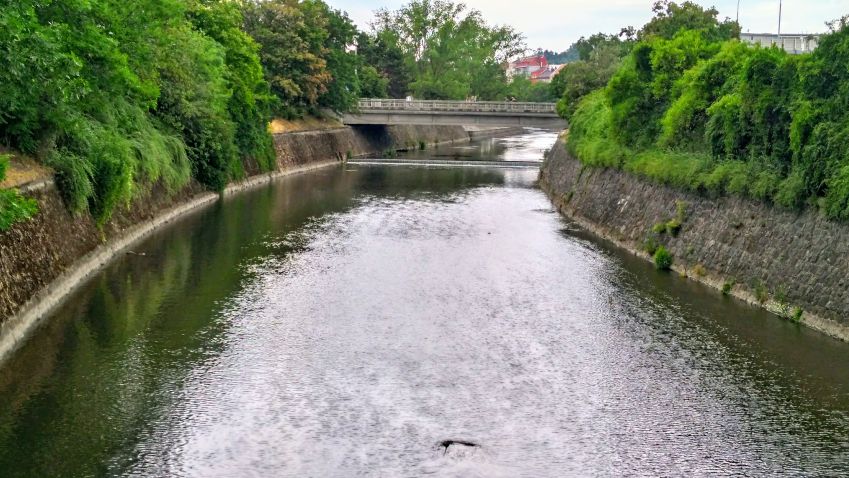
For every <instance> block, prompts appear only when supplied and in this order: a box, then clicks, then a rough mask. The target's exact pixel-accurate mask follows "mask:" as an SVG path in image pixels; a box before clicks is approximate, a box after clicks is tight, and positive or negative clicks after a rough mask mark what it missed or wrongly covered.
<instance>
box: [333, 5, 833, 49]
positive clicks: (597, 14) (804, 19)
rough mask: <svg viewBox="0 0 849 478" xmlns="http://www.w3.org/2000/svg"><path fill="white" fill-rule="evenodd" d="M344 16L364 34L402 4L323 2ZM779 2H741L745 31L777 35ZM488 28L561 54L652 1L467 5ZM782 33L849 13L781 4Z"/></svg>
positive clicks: (815, 28) (633, 18) (729, 10)
mask: <svg viewBox="0 0 849 478" xmlns="http://www.w3.org/2000/svg"><path fill="white" fill-rule="evenodd" d="M327 1H328V3H329V4H330V5H332V6H334V7H336V8H339V9H341V10H345V11H347V12H348V14H349V15H350V16H351V18H352V19H353V20H354V21H355V22H356V23H357V24H358V25H360V27H362V28H366V27H367V26H368V25H369V23H370V22H371V19H372V12H373V11H374V10H376V9H378V8H380V7H388V8H391V9H396V8H398V7H399V6H401V5H403V4H405V3H408V2H407V1H405V0H327ZM778 2H779V0H741V2H740V23H741V25H742V26H743V31H744V32H746V31H751V32H758V33H761V32H773V33H774V32H776V31H777V29H778ZM464 3H466V4H467V5H469V6H470V7H472V8H476V9H478V10H480V11H481V12H482V13H483V14H484V17H485V18H486V19H487V21H489V22H490V23H497V24H508V25H511V26H513V27H515V28H516V29H517V30H519V31H521V32H522V33H524V34H525V36H526V37H527V40H528V47H530V48H547V49H549V50H558V51H560V50H565V49H566V48H568V47H569V45H570V44H572V42H574V41H575V40H577V39H578V38H580V37H581V36H586V35H591V34H593V33H596V32H599V31H602V32H606V33H614V32H615V33H618V32H619V29H620V28H621V27H623V26H627V25H633V26H636V27H638V28H639V27H640V26H642V25H643V24H644V23H646V21H648V19H649V18H650V17H651V5H652V4H653V3H654V2H653V0H519V1H509V0H466V1H465V2H464ZM696 3H698V4H701V5H703V6H708V7H709V6H716V7H717V8H718V9H719V15H720V18H724V17H726V16H727V17H731V18H735V17H736V15H737V0H716V1H703V0H696ZM783 3H784V15H783V21H782V27H781V31H782V32H786V33H818V32H822V31H825V29H826V28H825V25H824V24H825V22H826V21H829V20H833V19H835V18H839V17H841V16H843V15H845V14H847V13H849V0H784V2H783Z"/></svg>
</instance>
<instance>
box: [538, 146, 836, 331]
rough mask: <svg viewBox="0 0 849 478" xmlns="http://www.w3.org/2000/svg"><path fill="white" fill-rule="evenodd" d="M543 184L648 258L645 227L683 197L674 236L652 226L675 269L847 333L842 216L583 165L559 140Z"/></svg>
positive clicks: (585, 220)
mask: <svg viewBox="0 0 849 478" xmlns="http://www.w3.org/2000/svg"><path fill="white" fill-rule="evenodd" d="M540 185H541V186H542V188H543V189H544V190H546V192H547V193H548V194H549V196H550V197H551V199H552V201H553V203H554V204H555V206H556V207H557V209H558V210H559V211H560V212H561V213H562V214H564V215H566V216H568V217H570V218H573V219H574V220H576V222H578V223H579V224H581V225H582V226H584V227H586V228H588V229H590V230H591V231H593V232H595V233H597V234H599V235H601V236H603V237H605V238H607V239H610V240H612V241H614V242H616V243H617V244H619V245H620V246H623V247H626V248H628V249H629V250H631V251H632V252H634V253H636V254H639V255H641V256H643V257H645V258H646V259H650V257H649V256H648V254H646V253H645V252H643V249H644V247H643V245H644V243H645V241H646V239H647V238H648V237H649V236H652V235H653V233H652V228H653V227H654V226H655V225H656V224H659V223H661V222H666V221H669V220H670V219H673V218H675V217H676V215H677V204H679V203H681V204H682V205H684V206H685V210H686V215H685V220H684V221H683V225H682V228H681V230H680V232H679V233H678V234H677V236H673V235H671V234H668V233H663V234H655V235H653V236H654V237H655V238H656V240H657V241H659V242H660V243H662V244H664V245H665V246H666V247H667V248H668V249H669V251H670V252H671V253H672V254H673V256H674V258H675V267H674V269H675V270H676V271H678V272H679V273H682V274H686V275H687V276H688V277H691V278H693V279H696V280H699V281H701V282H704V283H706V284H709V285H711V286H713V287H716V288H720V289H721V288H723V286H726V284H733V287H732V289H731V293H732V295H734V296H736V297H739V298H741V299H744V300H747V301H749V302H751V303H754V304H759V305H764V306H766V307H768V308H770V309H771V310H773V311H775V312H778V313H781V314H782V315H786V314H788V312H791V313H792V311H793V310H794V309H795V308H797V307H798V308H800V309H801V310H802V311H803V312H804V315H803V321H804V323H806V324H807V325H809V326H811V327H813V328H816V329H818V330H821V331H823V332H825V333H827V334H829V335H832V336H834V337H838V338H841V339H843V340H849V287H847V285H849V224H844V223H836V222H832V221H829V220H827V219H825V218H824V217H823V216H822V215H821V214H819V213H818V212H817V211H813V210H806V211H803V212H793V211H786V210H783V209H778V208H775V207H773V206H770V205H767V204H765V203H762V202H757V201H753V200H748V199H744V198H738V197H719V198H715V197H708V196H703V195H699V194H693V193H688V192H684V191H681V190H678V189H674V188H671V187H666V186H662V185H658V184H655V183H652V182H649V181H647V180H644V179H641V178H638V177H635V176H633V175H630V174H628V173H625V172H622V171H619V170H615V169H606V168H590V167H584V166H583V165H582V164H581V163H580V162H579V161H577V160H576V159H574V158H572V157H570V155H569V154H568V153H567V151H566V148H565V147H564V144H563V142H562V141H558V144H557V145H556V146H555V148H554V149H553V150H552V152H551V153H550V154H549V157H548V158H547V160H546V162H545V164H544V165H543V169H542V171H541V173H540ZM726 287H727V286H726ZM767 297H768V299H767V300H766V301H764V299H765V298H767Z"/></svg>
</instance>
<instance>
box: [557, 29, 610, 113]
mask: <svg viewBox="0 0 849 478" xmlns="http://www.w3.org/2000/svg"><path fill="white" fill-rule="evenodd" d="M621 54H622V48H621V47H620V45H617V44H608V45H604V46H602V47H600V48H599V49H597V50H595V51H593V52H592V54H591V55H590V58H589V59H588V60H585V61H577V62H574V63H569V64H567V65H565V66H564V67H563V68H562V69H561V70H560V72H559V73H558V74H557V75H556V76H555V77H554V78H553V79H552V81H551V93H552V95H553V96H554V98H557V99H558V100H559V101H558V103H557V112H558V113H559V114H560V116H562V117H563V118H564V119H567V120H568V119H569V118H570V117H571V116H572V114H573V113H574V112H575V110H576V109H577V107H578V104H579V103H580V101H581V100H582V99H583V98H584V97H585V96H586V95H588V94H590V93H592V92H593V91H595V90H597V89H599V88H603V87H604V86H605V85H606V84H607V82H608V81H610V78H611V77H612V76H613V74H614V73H615V72H616V70H617V69H618V68H619V65H620V64H621V62H622V56H621Z"/></svg>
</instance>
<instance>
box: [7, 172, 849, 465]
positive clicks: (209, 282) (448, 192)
mask: <svg viewBox="0 0 849 478" xmlns="http://www.w3.org/2000/svg"><path fill="white" fill-rule="evenodd" d="M535 177H536V173H535V172H534V171H529V170H528V171H525V170H506V171H505V170H494V169H485V168H467V169H464V168H444V169H443V168H411V167H378V166H354V165H349V166H347V167H346V168H339V169H334V170H324V171H318V172H314V173H310V174H308V175H303V176H297V177H292V178H288V179H285V180H281V181H279V182H277V183H275V184H273V185H271V186H269V187H267V188H264V189H261V190H258V191H255V192H252V193H248V194H244V195H240V196H237V197H233V198H229V199H227V200H226V201H224V202H223V203H221V204H219V205H217V206H215V207H213V208H210V209H207V210H204V211H202V212H200V213H197V214H195V215H193V216H191V217H189V218H187V219H186V220H184V221H181V222H180V223H179V224H177V225H175V226H174V227H171V228H169V229H168V230H166V231H164V232H162V233H160V234H158V235H157V236H156V237H153V238H151V239H150V240H148V241H146V242H145V243H144V244H142V245H141V246H139V247H137V248H136V252H139V253H143V254H145V255H144V256H139V255H128V256H126V257H123V258H122V259H120V260H119V261H117V262H116V263H115V264H114V265H112V266H111V267H109V269H108V270H106V271H105V272H104V273H103V274H101V275H100V276H99V277H98V278H96V279H95V280H94V281H92V283H90V284H89V285H88V286H87V287H85V288H84V290H82V291H81V292H80V293H78V294H77V295H76V297H75V298H74V299H73V300H72V301H71V302H70V303H69V304H68V305H67V306H66V307H64V309H63V310H62V311H61V312H60V313H59V314H57V315H56V317H53V318H52V319H51V320H50V321H49V322H48V323H47V325H46V326H45V327H44V328H43V329H42V330H40V331H39V332H38V333H37V334H35V335H34V336H33V337H32V338H31V339H30V340H29V342H28V344H27V345H26V346H25V347H24V348H23V349H22V350H21V352H20V353H19V354H18V355H17V356H16V357H15V358H14V359H13V360H12V361H11V362H10V363H8V364H7V365H6V366H5V367H4V368H2V369H0V400H2V402H3V403H4V404H5V405H6V406H5V407H4V408H3V409H2V410H0V470H3V473H2V475H3V476H114V475H124V476H199V477H208V476H246V475H247V476H340V477H342V476H345V477H347V476H421V475H426V474H433V475H436V476H457V477H460V476H463V477H465V476H533V477H536V476H574V475H614V476H619V475H635V474H636V475H652V476H656V475H706V474H711V475H728V474H745V475H786V476H800V475H811V476H824V475H832V476H833V475H841V474H846V473H847V472H849V448H848V447H849V445H847V443H849V420H847V418H849V417H848V416H847V412H849V380H847V379H849V365H847V361H846V360H843V358H844V357H846V356H847V352H849V345H846V344H842V343H839V342H836V341H833V340H831V339H828V338H825V337H823V336H821V335H818V334H816V333H814V332H811V331H809V330H807V329H804V328H800V327H798V326H796V325H794V324H791V323H788V322H783V321H780V320H778V319H776V318H774V317H772V316H770V315H768V314H766V313H764V312H762V311H759V310H756V309H752V308H750V307H748V306H745V305H743V304H740V303H738V302H736V301H733V300H729V299H725V298H722V297H721V295H720V294H718V293H715V292H713V291H710V290H707V289H705V288H703V287H701V286H699V285H697V284H693V283H690V282H687V281H685V280H683V279H681V278H679V277H676V276H675V275H672V274H664V273H659V272H656V271H655V270H654V269H653V268H652V267H651V265H649V264H646V263H644V262H642V261H640V260H638V259H635V258H634V257H632V256H630V255H628V254H623V253H621V252H619V251H617V250H616V249H614V248H611V247H609V246H608V245H606V244H605V243H603V242H599V241H596V240H594V239H593V238H592V237H590V236H588V235H587V234H586V233H584V232H582V231H581V230H579V229H577V228H575V227H574V226H572V225H570V224H569V223H568V222H565V221H564V220H562V219H561V218H559V217H558V216H557V215H556V214H555V213H554V212H553V211H552V210H551V208H550V205H549V203H548V201H547V200H546V198H545V197H544V195H543V194H542V193H541V192H540V191H538V190H536V189H534V188H533V183H534V180H535ZM445 440H461V441H469V442H472V443H475V444H478V445H480V446H479V447H466V448H462V447H451V448H449V449H448V450H446V449H444V448H442V447H440V443H441V442H443V441H445Z"/></svg>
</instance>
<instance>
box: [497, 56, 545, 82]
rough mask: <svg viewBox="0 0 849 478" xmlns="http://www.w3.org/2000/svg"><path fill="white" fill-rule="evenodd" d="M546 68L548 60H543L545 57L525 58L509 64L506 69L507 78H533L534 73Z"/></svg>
mask: <svg viewBox="0 0 849 478" xmlns="http://www.w3.org/2000/svg"><path fill="white" fill-rule="evenodd" d="M547 67H548V59H546V58H545V55H534V56H527V57H525V58H520V59H518V60H516V61H513V62H510V65H509V66H508V67H507V77H508V78H513V77H515V76H518V75H521V76H524V77H525V78H533V74H534V73H536V72H538V71H541V70H544V69H546V68H547Z"/></svg>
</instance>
